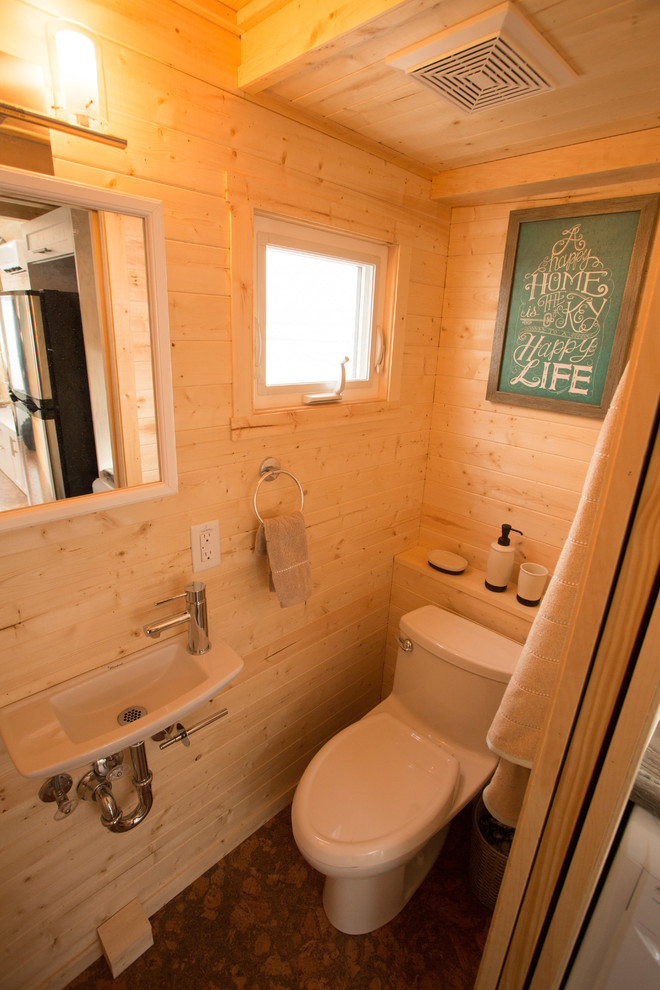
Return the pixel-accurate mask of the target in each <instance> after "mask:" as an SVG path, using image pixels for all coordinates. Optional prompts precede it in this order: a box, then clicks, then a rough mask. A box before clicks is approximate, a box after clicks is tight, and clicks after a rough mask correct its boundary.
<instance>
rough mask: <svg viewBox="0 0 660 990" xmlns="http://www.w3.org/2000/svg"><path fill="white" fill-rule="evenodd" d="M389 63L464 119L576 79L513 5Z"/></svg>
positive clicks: (477, 18)
mask: <svg viewBox="0 0 660 990" xmlns="http://www.w3.org/2000/svg"><path fill="white" fill-rule="evenodd" d="M388 61H389V64H390V65H393V66H394V67H395V68H397V69H401V70H402V71H403V72H405V73H406V74H407V75H409V76H412V78H414V79H416V80H417V81H418V82H420V83H422V84H423V85H424V86H427V87H428V88H430V89H432V90H433V91H434V92H436V93H438V94H439V95H440V96H442V97H443V98H444V99H445V100H447V101H448V102H449V103H451V104H452V105H453V106H455V107H458V108H459V109H460V110H462V111H463V113H476V112H477V111H479V110H486V109H489V108H492V107H497V106H501V105H502V104H504V103H512V102H513V101H514V100H521V99H524V98H525V97H527V96H534V95H535V94H537V93H544V92H548V91H549V90H552V89H556V88H557V87H558V86H563V85H566V83H569V82H572V81H573V80H574V79H575V73H574V72H573V71H572V69H570V68H569V66H568V65H566V63H565V62H564V61H563V60H562V59H561V58H560V57H559V55H558V54H557V53H556V52H555V51H554V49H553V48H551V47H550V45H549V44H548V43H547V42H546V41H545V39H544V38H543V37H542V36H541V35H540V34H539V33H538V31H536V30H535V28H533V27H532V25H531V24H530V23H529V22H528V21H526V20H525V19H524V18H523V17H522V15H521V14H519V13H518V11H517V10H516V9H515V8H514V7H513V6H512V5H511V4H510V3H504V4H500V6H499V7H495V8H494V9H493V10H491V11H489V12H488V13H487V14H483V15H481V16H480V17H473V18H472V19H471V20H469V21H464V22H463V23H462V24H459V25H457V27H455V28H452V30H450V31H443V32H442V33H441V34H438V35H435V36H434V37H433V38H430V39H429V40H427V41H425V42H424V43H423V44H422V45H417V46H413V47H411V48H407V49H406V50H405V51H403V52H400V53H399V54H397V55H396V56H394V57H393V58H391V59H389V60H388Z"/></svg>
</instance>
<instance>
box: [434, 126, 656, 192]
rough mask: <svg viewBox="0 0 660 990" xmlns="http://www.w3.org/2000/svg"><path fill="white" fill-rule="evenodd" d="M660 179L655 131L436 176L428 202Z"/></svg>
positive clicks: (565, 190) (571, 189) (645, 131)
mask: <svg viewBox="0 0 660 990" xmlns="http://www.w3.org/2000/svg"><path fill="white" fill-rule="evenodd" d="M659 176H660V127H653V128H649V129H648V130H643V131H634V132H632V133H630V134H617V135H616V136H614V137H607V138H600V139H599V140H596V141H590V142H589V143H588V144H582V143H580V144H572V145H568V146H566V147H563V148H553V149H551V150H549V151H536V152H533V153H532V154H528V155H518V156H516V157H513V158H501V159H499V160H498V161H492V162H485V163H483V164H480V165H467V166H465V167H464V168H456V169H450V170H448V171H446V172H441V173H440V174H439V175H437V176H435V178H434V179H433V180H432V190H431V198H432V199H436V200H439V201H441V202H443V203H447V204H448V205H450V206H468V205H472V204H474V205H477V204H481V203H494V202H503V201H506V200H508V199H520V197H521V196H534V195H544V194H545V193H547V194H553V193H558V192H567V193H568V192H571V191H573V190H575V191H578V190H580V189H585V188H589V187H593V186H595V185H604V184H609V183H616V182H620V181H632V180H637V179H650V178H657V177H659Z"/></svg>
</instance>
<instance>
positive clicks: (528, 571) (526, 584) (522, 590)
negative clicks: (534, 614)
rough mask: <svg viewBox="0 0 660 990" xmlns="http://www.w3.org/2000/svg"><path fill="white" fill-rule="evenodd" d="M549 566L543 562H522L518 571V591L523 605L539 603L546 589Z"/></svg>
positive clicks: (518, 596) (519, 599)
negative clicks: (545, 565)
mask: <svg viewBox="0 0 660 990" xmlns="http://www.w3.org/2000/svg"><path fill="white" fill-rule="evenodd" d="M547 578H548V568H547V567H544V566H543V564H521V565H520V571H519V572H518V593H517V594H516V598H517V599H518V601H519V602H520V604H521V605H530V606H533V605H538V603H539V602H540V601H541V596H542V595H543V592H544V590H545V582H546V580H547Z"/></svg>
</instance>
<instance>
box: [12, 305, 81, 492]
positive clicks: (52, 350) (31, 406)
mask: <svg viewBox="0 0 660 990" xmlns="http://www.w3.org/2000/svg"><path fill="white" fill-rule="evenodd" d="M0 346H1V347H2V357H3V360H2V362H1V366H2V374H3V376H4V379H5V382H4V384H5V390H6V393H7V394H8V397H9V400H10V403H11V409H12V415H13V418H14V425H15V431H16V439H17V443H18V448H19V452H20V461H21V462H22V467H23V472H24V478H25V485H26V491H27V498H28V503H29V504H30V505H35V504H39V503H43V502H50V501H53V500H56V499H63V498H68V497H71V496H75V495H84V494H88V493H90V492H91V491H92V485H93V483H94V480H95V479H96V478H97V476H98V473H99V472H98V465H97V458H96V446H95V440H94V429H93V424H92V413H91V405H90V396H89V384H88V379H87V367H86V362H85V348H84V340H83V333H82V321H81V315H80V305H79V300H78V295H77V293H75V292H67V291H61V290H56V289H44V290H35V289H28V290H23V291H4V292H0Z"/></svg>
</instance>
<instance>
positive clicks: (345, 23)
mask: <svg viewBox="0 0 660 990" xmlns="http://www.w3.org/2000/svg"><path fill="white" fill-rule="evenodd" d="M184 2H185V0H184ZM214 4H215V0H197V6H198V7H201V6H202V5H203V6H204V7H205V8H207V9H209V8H211V7H213V6H214ZM215 6H216V7H217V8H218V9H219V8H222V9H223V11H224V13H225V14H226V15H228V16H229V17H233V18H235V21H236V27H237V30H238V32H239V33H240V35H241V65H240V67H239V74H238V88H239V89H240V90H242V91H243V92H244V93H245V94H246V95H247V96H248V97H249V98H251V99H254V100H257V101H258V102H260V103H264V104H266V105H268V106H270V107H272V108H273V109H277V110H278V111H279V112H281V113H284V114H286V115H287V116H290V117H294V118H296V119H299V120H304V121H306V122H307V123H310V124H311V125H312V126H314V127H317V128H319V129H321V130H324V131H326V132H330V133H334V134H336V135H338V136H339V137H341V138H343V139H344V140H347V141H349V142H351V143H354V144H357V145H358V146H360V147H363V148H366V149H368V150H371V151H374V152H375V153H376V154H378V155H380V156H381V157H384V158H386V159H388V160H391V161H396V162H398V163H399V164H401V165H403V166H404V167H405V168H407V169H409V170H411V171H413V172H415V173H417V174H419V175H422V176H425V177H428V178H433V177H435V176H438V175H439V174H441V173H444V172H446V171H447V170H455V169H462V168H465V167H466V166H474V165H477V164H480V163H486V162H495V161H498V160H501V159H506V158H513V157H515V156H525V155H530V154H531V153H535V152H539V151H544V150H548V149H554V148H561V147H563V146H571V145H575V144H577V143H581V142H585V141H592V140H594V139H599V138H609V137H612V136H614V135H625V134H628V133H630V132H632V131H640V130H645V129H653V128H657V127H658V126H659V125H660V71H659V69H660V0H516V2H515V3H513V5H512V6H514V7H515V8H516V9H517V10H518V11H520V12H521V13H522V14H523V15H524V16H525V17H526V19H527V20H528V21H529V22H531V24H532V26H533V27H534V28H535V29H536V31H537V32H539V33H540V34H541V35H542V37H543V38H544V39H545V41H546V42H547V43H548V44H549V45H550V46H551V47H552V48H553V49H554V50H555V51H556V52H557V53H558V55H559V56H560V57H561V58H562V59H563V60H564V61H565V62H566V63H567V64H568V66H570V68H571V69H572V70H573V72H574V73H575V79H574V81H573V82H572V83H571V84H569V85H564V86H562V87H560V88H558V89H556V90H554V91H551V92H547V93H541V94H538V95H535V96H532V97H528V98H525V99H521V100H519V101H517V102H513V103H509V104H506V105H502V106H499V107H496V108H493V109H485V110H481V111H479V112H475V113H471V114H465V113H463V112H462V111H461V110H458V109H456V108H455V107H453V106H451V105H450V104H449V103H447V102H445V101H444V100H443V99H442V98H441V97H440V96H439V95H438V94H436V93H433V92H431V91H429V90H427V89H426V88H425V87H423V86H422V85H420V84H419V83H418V82H416V81H415V80H413V79H410V78H409V77H407V76H406V75H405V74H404V73H403V72H401V71H400V70H398V69H396V68H395V67H393V66H392V65H390V64H388V59H390V58H391V56H392V55H394V54H395V53H397V52H400V51H401V49H404V48H406V47H407V46H412V45H418V44H421V43H422V42H424V41H425V40H426V39H428V38H430V37H432V36H433V35H435V34H437V33H439V32H443V31H446V30H448V29H451V28H454V27H456V26H457V25H459V24H461V23H462V22H464V21H466V20H468V19H469V18H473V17H476V16H477V15H481V14H483V13H484V12H486V11H490V10H492V9H493V8H494V7H497V6H498V4H497V3H495V2H493V0H404V2H401V0H227V2H225V3H224V4H220V3H217V4H215ZM655 133H658V132H655ZM647 157H648V155H647Z"/></svg>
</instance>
